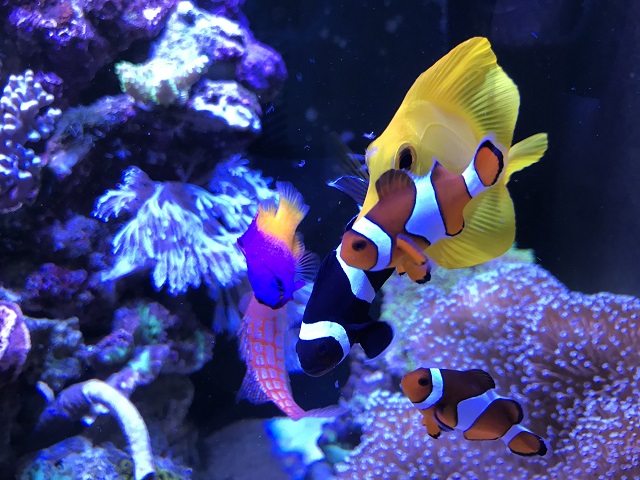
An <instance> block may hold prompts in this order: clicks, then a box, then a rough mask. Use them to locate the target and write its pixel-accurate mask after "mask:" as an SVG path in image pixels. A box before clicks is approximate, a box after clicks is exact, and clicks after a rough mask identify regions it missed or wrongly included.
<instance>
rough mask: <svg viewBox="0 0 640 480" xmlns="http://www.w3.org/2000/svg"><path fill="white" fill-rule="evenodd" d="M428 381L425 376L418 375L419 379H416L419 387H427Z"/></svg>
mask: <svg viewBox="0 0 640 480" xmlns="http://www.w3.org/2000/svg"><path fill="white" fill-rule="evenodd" d="M430 383H431V382H429V379H428V378H427V377H420V379H418V385H420V386H421V387H428V386H429V384H430Z"/></svg>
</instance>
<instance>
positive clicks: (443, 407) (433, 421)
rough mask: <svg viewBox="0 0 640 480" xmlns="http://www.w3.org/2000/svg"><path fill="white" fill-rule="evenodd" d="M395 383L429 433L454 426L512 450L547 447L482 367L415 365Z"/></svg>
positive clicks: (534, 452)
mask: <svg viewBox="0 0 640 480" xmlns="http://www.w3.org/2000/svg"><path fill="white" fill-rule="evenodd" d="M400 386H401V388H402V391H403V392H404V394H405V395H406V396H407V397H408V398H409V400H411V402H412V403H413V404H414V406H415V407H416V408H417V409H418V410H420V413H422V415H423V420H422V423H423V425H424V426H426V427H427V432H428V433H429V435H430V436H431V437H433V438H438V437H439V436H440V434H441V431H442V430H445V431H450V430H453V429H457V430H461V431H462V432H464V438H466V439H467V440H496V439H498V438H500V439H502V441H503V442H504V443H505V445H507V447H508V448H509V450H511V451H512V452H513V453H516V454H518V455H523V456H531V455H544V454H545V453H547V446H546V444H545V443H544V440H543V439H542V438H541V437H540V436H538V435H536V434H535V433H533V432H531V431H530V430H528V429H526V428H524V427H523V426H521V425H520V422H521V421H522V419H523V411H522V407H521V406H520V404H519V403H518V402H516V401H515V400H513V399H511V398H505V397H501V396H499V395H498V394H497V393H496V392H495V390H494V388H495V386H496V384H495V382H494V381H493V378H491V375H489V374H488V373H487V372H485V371H483V370H478V369H476V370H466V371H460V370H447V369H440V368H419V369H417V370H415V371H413V372H411V373H408V374H407V375H405V376H404V377H403V378H402V382H401V384H400Z"/></svg>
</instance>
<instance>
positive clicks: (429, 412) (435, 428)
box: [420, 405, 442, 438]
mask: <svg viewBox="0 0 640 480" xmlns="http://www.w3.org/2000/svg"><path fill="white" fill-rule="evenodd" d="M420 413H422V424H423V425H424V426H425V427H427V433H428V434H429V436H430V437H432V438H438V437H439V436H440V434H441V433H442V430H441V429H440V426H439V425H438V422H436V415H435V413H436V406H435V405H433V406H432V407H429V408H427V409H426V410H420Z"/></svg>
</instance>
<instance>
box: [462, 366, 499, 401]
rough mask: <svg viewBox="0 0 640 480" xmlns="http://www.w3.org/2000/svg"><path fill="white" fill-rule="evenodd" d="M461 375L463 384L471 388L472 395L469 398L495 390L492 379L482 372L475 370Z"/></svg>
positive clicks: (494, 383)
mask: <svg viewBox="0 0 640 480" xmlns="http://www.w3.org/2000/svg"><path fill="white" fill-rule="evenodd" d="M461 373H462V374H463V375H464V379H465V383H467V385H469V386H472V388H473V394H472V395H470V396H477V395H482V394H483V393H484V392H486V391H487V390H491V389H492V388H496V382H494V380H493V377H492V376H491V375H489V374H488V373H487V372H485V371H484V370H480V369H479V368H475V369H473V370H466V371H464V372H461Z"/></svg>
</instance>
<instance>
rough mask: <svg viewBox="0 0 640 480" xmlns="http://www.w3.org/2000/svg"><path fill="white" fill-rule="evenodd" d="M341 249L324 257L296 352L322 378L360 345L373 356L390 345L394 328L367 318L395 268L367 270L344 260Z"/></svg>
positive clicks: (304, 366) (305, 367)
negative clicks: (376, 297)
mask: <svg viewBox="0 0 640 480" xmlns="http://www.w3.org/2000/svg"><path fill="white" fill-rule="evenodd" d="M340 249H341V246H340V245H339V246H338V248H337V249H336V250H335V251H333V252H331V253H330V254H329V255H327V256H326V257H325V259H324V260H323V261H322V263H321V265H320V269H319V270H318V275H317V277H316V279H315V282H314V284H313V290H312V291H311V296H310V298H309V302H308V303H307V306H306V308H305V310H304V315H303V317H302V325H301V327H300V337H299V340H298V342H297V343H296V352H297V354H298V359H299V360H300V366H301V367H302V370H304V372H305V373H307V374H308V375H311V376H316V377H317V376H320V375H324V374H325V373H327V372H329V371H330V370H332V369H333V368H335V367H336V366H337V365H338V364H339V363H340V362H342V361H343V360H344V359H345V358H346V357H347V355H348V354H349V352H350V351H351V347H352V346H353V345H354V344H356V343H359V344H360V345H361V346H362V348H363V349H364V352H365V354H366V355H367V356H368V357H369V358H375V357H377V356H378V355H380V354H381V353H382V352H383V351H384V350H385V349H386V348H387V347H388V346H389V344H390V343H391V340H392V339H393V330H392V328H391V326H390V325H389V324H388V323H386V322H382V321H375V320H373V319H371V317H370V316H369V310H370V309H371V302H373V299H374V298H375V296H376V293H377V292H378V290H380V288H382V285H383V284H384V282H386V281H387V279H388V278H389V277H390V276H391V274H392V273H393V269H386V270H382V271H380V272H364V271H362V270H359V269H357V268H353V267H350V266H349V265H347V264H346V263H344V261H342V259H341V258H340Z"/></svg>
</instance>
